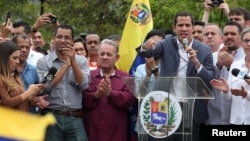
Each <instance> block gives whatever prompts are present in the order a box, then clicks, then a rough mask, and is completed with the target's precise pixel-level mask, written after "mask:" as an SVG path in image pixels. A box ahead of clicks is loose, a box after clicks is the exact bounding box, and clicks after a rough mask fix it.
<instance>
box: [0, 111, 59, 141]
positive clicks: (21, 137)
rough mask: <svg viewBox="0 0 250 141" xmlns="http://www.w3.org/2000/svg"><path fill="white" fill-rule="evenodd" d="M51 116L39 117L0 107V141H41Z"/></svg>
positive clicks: (52, 117) (51, 118)
mask: <svg viewBox="0 0 250 141" xmlns="http://www.w3.org/2000/svg"><path fill="white" fill-rule="evenodd" d="M55 122H56V120H55V118H54V116H53V115H52V114H47V115H46V116H39V115H34V114H30V113H24V112H20V111H17V110H13V109H10V108H6V107H1V106H0V141H43V140H44V137H45V132H46V128H47V126H48V125H51V124H54V123H55Z"/></svg>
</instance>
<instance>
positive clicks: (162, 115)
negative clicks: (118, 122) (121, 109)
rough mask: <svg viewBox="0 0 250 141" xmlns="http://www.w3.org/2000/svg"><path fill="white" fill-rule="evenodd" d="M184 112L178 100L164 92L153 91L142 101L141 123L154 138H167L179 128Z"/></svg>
mask: <svg viewBox="0 0 250 141" xmlns="http://www.w3.org/2000/svg"><path fill="white" fill-rule="evenodd" d="M181 119H182V110H181V106H180V104H179V102H178V101H177V99H176V98H175V97H174V96H172V95H171V94H168V93H167V92H164V91H152V92H150V93H148V94H147V95H146V96H145V97H144V99H143V100H142V104H141V108H140V121H141V124H142V126H143V128H144V130H145V131H146V132H147V133H148V134H149V135H150V136H152V137H154V138H165V137H168V136H170V135H171V134H173V133H174V132H175V131H176V130H177V128H178V127H179V125H180V123H181Z"/></svg>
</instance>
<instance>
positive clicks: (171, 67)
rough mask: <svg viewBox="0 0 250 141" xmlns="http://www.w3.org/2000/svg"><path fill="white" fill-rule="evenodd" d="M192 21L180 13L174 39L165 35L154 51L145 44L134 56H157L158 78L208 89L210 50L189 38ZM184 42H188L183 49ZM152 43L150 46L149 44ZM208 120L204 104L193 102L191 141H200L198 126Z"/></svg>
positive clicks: (204, 101) (188, 14) (212, 76)
mask: <svg viewBox="0 0 250 141" xmlns="http://www.w3.org/2000/svg"><path fill="white" fill-rule="evenodd" d="M193 23H194V19H193V16H192V15H191V14H190V13H187V12H179V13H177V14H176V15H175V18H174V28H173V30H174V32H175V33H176V36H172V35H168V36H166V37H165V39H164V40H162V41H159V42H157V44H156V46H155V49H151V48H147V47H148V46H151V45H150V44H151V42H150V41H148V42H146V43H145V44H143V45H142V46H141V47H140V48H137V52H138V53H139V54H140V55H142V56H143V57H152V56H157V55H160V57H161V63H160V66H161V70H160V77H175V76H176V77H182V76H184V77H200V78H201V79H202V80H203V81H204V82H205V83H206V85H207V86H208V88H212V87H211V85H210V81H211V80H212V79H213V78H214V73H215V68H214V65H213V57H212V50H211V48H210V47H208V46H207V45H205V44H202V43H201V42H199V41H197V40H195V39H193V38H192V31H193ZM183 39H185V40H188V43H186V45H183ZM152 43H153V42H152ZM207 119H208V111H207V101H206V100H201V99H198V100H195V105H194V113H193V133H192V141H200V140H202V139H201V138H199V137H200V136H201V134H200V133H201V132H200V130H199V129H200V125H201V124H204V122H205V121H206V120H207Z"/></svg>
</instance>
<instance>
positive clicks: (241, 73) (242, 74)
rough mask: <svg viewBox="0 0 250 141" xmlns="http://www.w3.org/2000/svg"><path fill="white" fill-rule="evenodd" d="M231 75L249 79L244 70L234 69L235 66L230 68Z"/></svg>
mask: <svg viewBox="0 0 250 141" xmlns="http://www.w3.org/2000/svg"><path fill="white" fill-rule="evenodd" d="M232 75H233V76H235V77H238V78H240V79H250V76H249V75H247V73H246V72H244V71H240V70H239V69H236V68H234V69H233V70H232Z"/></svg>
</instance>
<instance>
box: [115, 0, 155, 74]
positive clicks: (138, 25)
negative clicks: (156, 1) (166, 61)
mask: <svg viewBox="0 0 250 141" xmlns="http://www.w3.org/2000/svg"><path fill="white" fill-rule="evenodd" d="M152 28H153V19H152V14H151V9H150V4H149V0H133V3H132V5H131V7H130V10H129V13H128V17H127V21H126V25H125V28H124V30H123V34H122V38H121V42H120V47H119V54H120V59H119V60H118V62H117V63H116V67H117V68H118V69H121V70H123V71H125V72H128V73H130V74H131V75H132V76H133V72H134V71H135V69H136V67H137V66H138V65H140V64H142V63H144V58H140V56H137V53H136V51H135V48H137V47H138V46H140V45H141V44H142V43H143V41H144V39H145V37H146V35H147V33H148V32H149V31H150V30H152Z"/></svg>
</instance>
